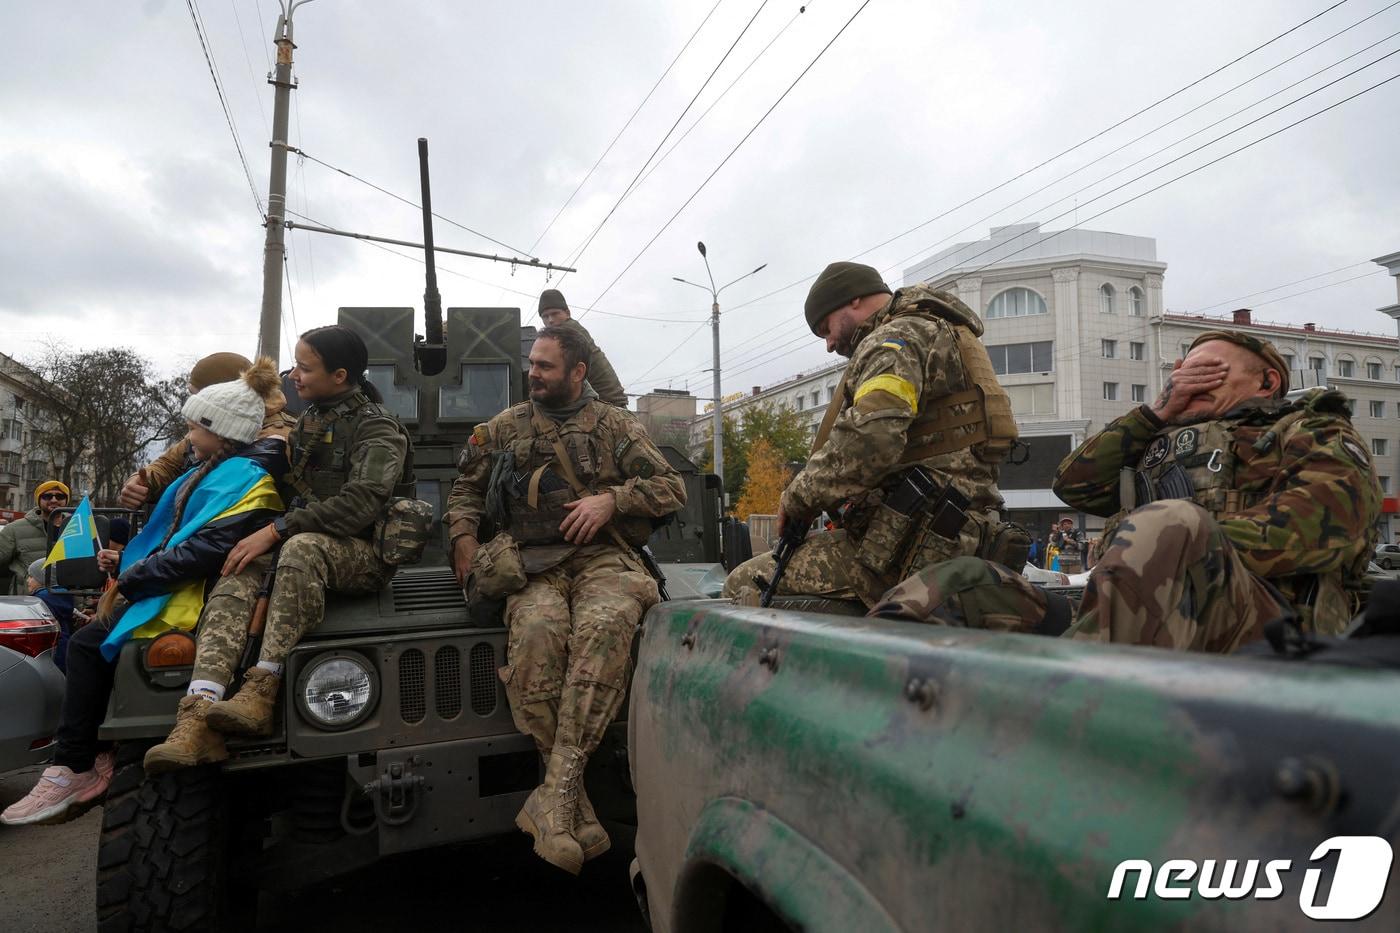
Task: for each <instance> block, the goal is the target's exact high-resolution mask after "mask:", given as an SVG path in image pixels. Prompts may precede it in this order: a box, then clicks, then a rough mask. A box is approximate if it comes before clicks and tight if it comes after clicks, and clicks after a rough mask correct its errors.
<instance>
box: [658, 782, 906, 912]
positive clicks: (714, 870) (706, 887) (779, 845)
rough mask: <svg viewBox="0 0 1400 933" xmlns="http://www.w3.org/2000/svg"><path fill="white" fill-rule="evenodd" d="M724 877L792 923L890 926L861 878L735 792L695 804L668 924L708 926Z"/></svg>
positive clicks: (720, 906) (720, 899) (719, 906)
mask: <svg viewBox="0 0 1400 933" xmlns="http://www.w3.org/2000/svg"><path fill="white" fill-rule="evenodd" d="M730 879H732V880H733V881H737V882H739V883H740V884H742V885H743V886H744V887H745V888H746V889H747V890H748V891H749V893H750V894H752V895H753V896H754V897H756V898H757V899H758V900H759V901H761V902H762V903H763V904H764V906H766V907H767V908H768V909H769V910H771V911H773V913H775V914H776V915H777V916H778V917H779V918H780V919H781V920H782V921H783V922H785V923H786V924H787V925H788V926H789V927H791V928H792V929H795V930H804V931H820V930H832V931H837V930H839V931H843V933H847V931H850V930H862V931H868V933H884V931H888V933H896V931H898V929H899V927H898V926H897V925H896V923H895V922H894V919H893V918H892V917H891V916H890V915H889V914H888V913H887V912H886V911H885V909H884V908H883V907H882V906H881V905H880V904H879V903H878V902H877V901H876V900H875V898H874V897H873V896H872V895H871V893H870V892H869V891H868V890H866V888H865V887H864V885H862V884H861V883H860V882H859V881H857V880H856V879H855V878H854V877H853V876H852V875H851V874H850V873H849V872H848V871H846V869H845V868H843V867H842V866H841V865H840V864H839V863H837V862H836V861H835V860H834V859H832V858H831V857H830V856H829V855H827V854H826V853H825V852H823V851H821V850H820V849H818V848H817V847H816V846H814V845H813V844H812V843H811V842H810V841H809V840H808V839H806V838H805V837H804V836H802V835H801V834H800V833H799V832H797V831H796V830H795V829H793V828H792V827H791V826H789V825H788V824H786V823H784V822H783V821H782V820H780V819H778V817H776V816H774V815H773V814H772V813H770V812H769V811H767V810H765V809H763V808H762V807H760V806H757V805H755V804H753V803H750V802H749V801H747V800H743V799H740V798H738V797H718V798H716V799H714V800H711V801H710V802H709V803H707V804H706V805H705V808H704V810H702V811H701V813H700V817H699V819H697V820H696V823H695V827H694V828H693V830H692V831H691V834H690V839H689V841H688V842H687V844H686V850H685V863H684V867H683V868H682V869H681V873H680V877H679V878H678V879H677V881H676V892H675V895H676V896H675V898H674V901H673V916H672V922H671V929H672V930H673V931H674V933H712V931H714V930H717V929H718V928H719V922H720V917H721V916H722V913H723V910H724V898H723V897H717V896H716V895H717V894H719V893H720V891H718V890H717V887H719V886H720V885H723V884H726V883H727V882H728V881H729V880H730Z"/></svg>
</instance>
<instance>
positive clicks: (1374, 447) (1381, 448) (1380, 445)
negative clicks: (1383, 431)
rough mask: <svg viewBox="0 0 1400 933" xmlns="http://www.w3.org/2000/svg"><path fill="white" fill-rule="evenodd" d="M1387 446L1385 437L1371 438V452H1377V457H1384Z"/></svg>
mask: <svg viewBox="0 0 1400 933" xmlns="http://www.w3.org/2000/svg"><path fill="white" fill-rule="evenodd" d="M1385 446H1386V439H1385V438H1383V437H1373V438H1371V453H1373V454H1375V455H1376V456H1377V457H1384V456H1385Z"/></svg>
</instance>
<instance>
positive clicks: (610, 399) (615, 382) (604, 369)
mask: <svg viewBox="0 0 1400 933" xmlns="http://www.w3.org/2000/svg"><path fill="white" fill-rule="evenodd" d="M559 326H560V327H567V328H569V329H570V330H573V331H577V332H578V333H579V334H581V335H583V339H584V340H587V341H588V354H589V357H590V360H589V363H588V384H589V385H591V386H592V387H593V391H594V392H597V393H598V397H599V398H600V399H602V400H603V401H605V402H607V403H608V404H609V405H614V406H616V407H618V408H626V407H627V392H626V391H625V390H624V389H623V388H622V381H621V380H620V379H618V378H617V372H616V371H615V370H614V369H613V368H612V363H609V362H608V356H607V354H606V353H604V352H603V351H602V350H601V349H599V348H598V344H596V343H594V342H593V335H592V334H590V333H589V332H588V330H587V328H585V327H584V326H583V325H582V324H580V323H579V322H578V321H575V320H574V319H573V318H569V319H568V320H566V321H564V322H563V323H562V324H560V325H559Z"/></svg>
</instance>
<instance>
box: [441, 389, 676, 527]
mask: <svg viewBox="0 0 1400 933" xmlns="http://www.w3.org/2000/svg"><path fill="white" fill-rule="evenodd" d="M524 404H526V405H531V406H532V407H533V403H524ZM517 407H519V406H512V407H511V408H507V409H506V410H505V411H503V412H501V413H500V414H499V415H496V416H495V417H494V418H492V419H491V420H490V421H488V422H486V423H485V424H482V425H478V426H477V428H476V430H475V431H473V432H472V437H471V441H470V442H469V443H468V444H467V446H466V448H464V449H463V451H462V455H461V457H460V458H459V460H458V463H457V468H458V471H459V472H460V474H461V475H459V476H458V477H457V480H456V482H454V483H453V484H452V492H451V493H450V494H449V495H448V497H447V517H446V522H447V524H448V527H449V528H450V529H451V531H450V533H451V537H452V541H453V542H455V541H456V540H457V539H458V538H460V537H462V536H464V535H471V536H473V537H476V536H477V529H478V526H479V525H480V524H481V520H482V516H483V515H484V514H485V511H486V492H487V487H488V485H489V484H490V479H491V471H492V465H493V460H494V458H493V456H492V455H493V454H494V453H496V452H497V451H510V453H511V455H512V457H513V461H514V462H513V467H514V470H515V472H516V473H518V474H519V473H525V474H526V475H527V476H528V471H531V470H533V469H535V468H536V467H538V466H543V465H545V464H549V463H552V462H554V461H555V459H556V458H555V454H554V449H553V446H552V445H551V443H550V442H549V440H548V439H547V438H545V437H541V436H538V435H536V436H535V438H534V439H533V440H530V439H525V438H522V437H521V432H520V429H519V426H518V421H517V419H516V408H517ZM534 417H535V418H536V419H543V420H545V421H549V419H547V418H546V416H544V415H543V414H541V413H539V411H538V409H537V408H536V410H535V412H534ZM527 420H528V419H527ZM550 424H551V426H554V427H555V429H556V430H557V432H558V436H559V439H560V441H561V443H562V444H563V445H564V448H565V449H566V450H567V451H568V452H569V453H570V455H571V456H570V460H571V461H572V463H571V465H572V466H573V469H574V472H575V474H576V475H577V477H578V479H579V481H580V482H581V483H582V484H583V485H584V486H586V487H588V488H589V489H591V490H593V491H594V492H595V493H602V492H610V493H612V495H613V498H614V500H616V502H617V514H618V515H619V516H622V517H637V518H645V519H651V518H663V517H665V516H667V515H670V514H671V513H673V512H676V511H679V510H680V509H681V508H682V507H684V505H685V483H684V482H683V481H682V480H681V477H680V474H679V473H677V472H676V471H675V469H674V468H673V467H672V466H671V465H670V463H668V462H667V461H666V457H665V455H664V454H662V453H661V451H660V450H658V449H657V448H656V445H654V444H653V443H652V442H651V439H650V438H649V437H648V436H647V433H646V429H645V428H643V427H642V424H641V422H639V421H638V420H637V419H636V418H633V417H632V416H631V415H630V414H628V413H627V412H625V411H623V410H622V409H619V408H616V407H614V406H612V405H607V404H605V403H603V402H601V401H599V400H597V399H594V400H593V401H590V402H589V403H587V404H586V405H584V407H583V409H582V410H581V411H579V413H578V414H576V415H574V416H573V417H571V418H569V419H568V420H567V421H565V422H563V423H562V424H558V425H554V423H553V422H550ZM566 498H568V499H573V498H576V497H575V496H574V495H573V493H572V491H570V492H569V493H568V494H567V496H566ZM600 540H601V539H600V538H599V539H595V542H594V543H595V544H596V543H598V542H599V541H600Z"/></svg>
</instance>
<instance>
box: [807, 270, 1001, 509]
mask: <svg viewBox="0 0 1400 933" xmlns="http://www.w3.org/2000/svg"><path fill="white" fill-rule="evenodd" d="M932 294H934V290H933V289H930V288H929V287H928V286H925V285H916V286H912V287H910V288H904V289H901V290H900V292H899V295H898V296H897V301H896V300H895V299H891V301H890V303H889V304H887V305H886V306H885V307H884V308H883V309H881V310H880V311H877V312H876V313H875V314H873V315H871V316H870V317H869V318H868V319H867V320H866V321H865V322H864V323H863V324H861V325H860V327H859V328H858V329H857V330H856V333H855V335H854V341H853V342H854V350H853V352H852V354H851V361H850V363H849V364H847V366H846V375H845V378H844V379H843V381H842V386H843V392H844V394H845V398H844V400H843V401H842V402H841V405H842V409H841V413H840V414H839V415H838V416H837V418H836V421H835V423H834V424H833V426H832V429H831V436H830V437H829V438H828V439H827V442H826V444H825V445H824V446H823V447H822V448H821V450H819V451H817V452H816V453H814V454H813V455H812V458H811V459H810V460H809V461H807V466H806V467H805V468H804V469H803V470H802V472H800V473H798V474H797V476H796V477H794V478H793V481H792V482H791V483H790V484H789V485H788V487H787V489H786V490H785V491H784V492H783V497H782V503H781V508H782V511H783V513H784V514H785V515H791V516H793V517H795V518H807V517H811V516H814V515H816V514H817V513H818V512H821V511H823V510H828V511H834V510H835V509H836V507H837V506H839V505H840V504H841V503H843V502H845V501H847V500H855V504H856V505H859V500H860V497H861V496H862V495H863V494H865V493H869V492H871V491H872V490H876V489H879V488H880V486H881V485H882V484H883V483H885V482H886V481H887V480H889V479H891V478H892V477H894V476H895V475H896V474H898V473H900V472H901V471H902V470H903V469H905V468H906V467H907V466H908V465H907V464H906V465H904V466H901V464H900V458H901V456H902V455H903V453H904V450H905V446H906V441H907V434H908V431H909V426H910V424H911V423H912V422H913V421H914V417H915V416H916V415H917V414H918V413H919V412H921V411H926V410H932V407H933V406H935V405H936V404H937V402H938V400H939V399H940V398H943V397H945V396H948V395H951V394H953V393H954V392H959V391H962V390H964V389H968V388H970V386H969V384H968V377H967V372H966V370H965V369H964V367H963V362H962V356H961V354H960V353H959V351H958V345H957V341H956V338H955V337H954V336H953V326H954V325H953V324H952V323H951V322H949V321H948V320H945V319H944V318H942V317H938V316H936V315H934V314H932V313H930V312H927V311H923V310H921V309H919V308H918V307H917V303H918V302H919V301H920V300H921V299H924V298H927V297H929V296H930V295H932ZM959 304H960V303H959ZM963 307H964V308H965V306H963ZM965 313H966V318H967V319H966V321H964V322H963V323H964V324H965V325H966V326H967V327H969V328H971V329H972V331H973V332H974V333H975V334H977V335H978V336H981V334H982V322H981V321H980V320H978V318H977V315H975V314H973V313H972V312H971V311H970V310H966V311H965ZM920 462H921V463H922V464H923V465H924V466H927V467H928V468H929V469H930V470H931V471H932V472H933V473H934V475H935V476H937V477H939V479H940V480H942V481H944V482H951V483H952V484H953V486H954V487H956V488H957V489H958V490H959V491H960V492H962V493H963V495H965V496H967V498H968V499H969V501H970V502H971V503H972V508H973V509H974V510H979V511H982V510H988V509H1000V508H1001V506H1002V499H1001V492H1000V491H999V490H998V489H997V467H996V466H995V465H992V464H988V463H985V462H983V461H982V460H981V459H979V458H978V457H977V456H976V455H975V454H974V453H973V452H972V450H971V449H965V450H958V451H954V452H952V453H947V454H938V455H935V456H933V457H930V458H928V459H926V460H923V461H920Z"/></svg>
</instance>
